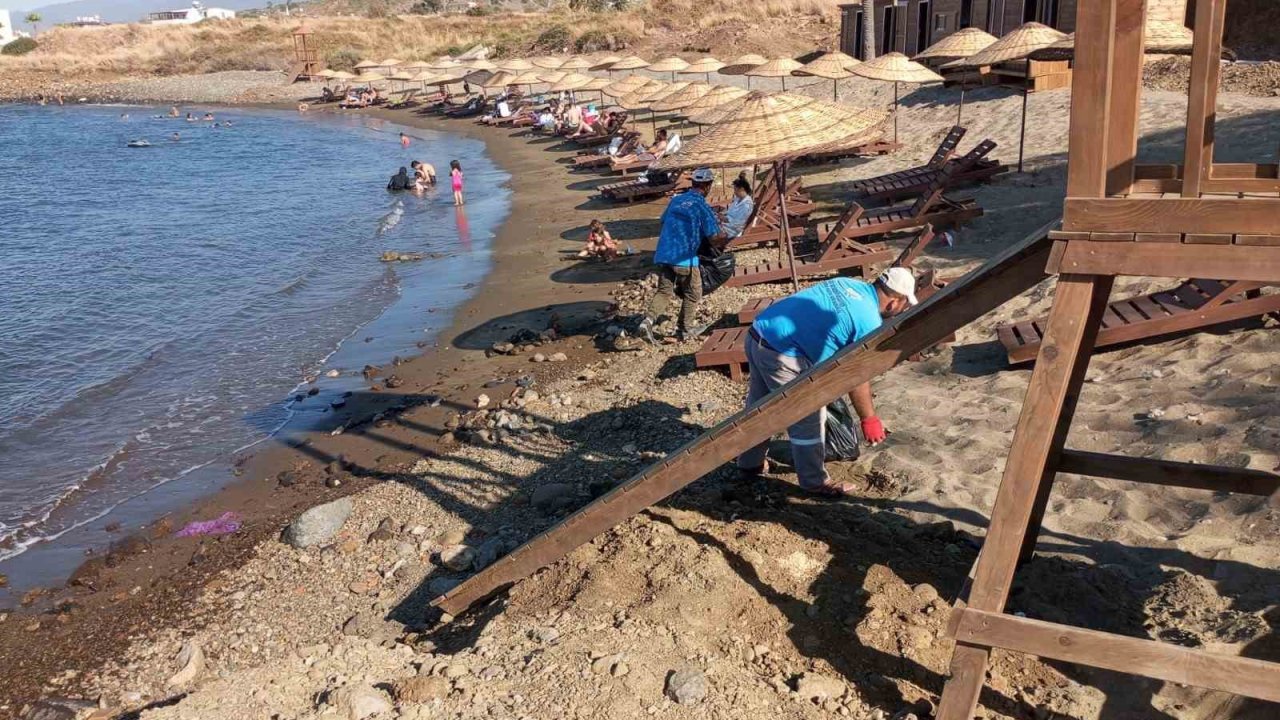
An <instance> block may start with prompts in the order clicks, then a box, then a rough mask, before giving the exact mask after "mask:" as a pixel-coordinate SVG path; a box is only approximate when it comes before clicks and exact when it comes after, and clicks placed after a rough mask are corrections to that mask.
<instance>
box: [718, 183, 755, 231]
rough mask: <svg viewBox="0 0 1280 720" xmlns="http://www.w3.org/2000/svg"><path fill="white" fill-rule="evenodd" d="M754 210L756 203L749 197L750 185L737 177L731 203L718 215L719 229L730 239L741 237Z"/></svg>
mask: <svg viewBox="0 0 1280 720" xmlns="http://www.w3.org/2000/svg"><path fill="white" fill-rule="evenodd" d="M755 208H756V202H755V200H754V199H752V197H751V183H750V182H747V179H746V178H745V177H743V176H741V175H739V176H738V177H737V178H736V179H735V180H734V181H733V201H732V202H730V203H729V207H727V208H725V209H724V212H722V213H721V214H720V227H721V228H722V229H723V230H724V234H725V235H726V236H728V237H729V238H730V239H732V238H736V237H738V236H739V235H741V234H742V231H743V230H745V229H746V227H747V220H749V219H750V218H751V213H752V211H753V210H755Z"/></svg>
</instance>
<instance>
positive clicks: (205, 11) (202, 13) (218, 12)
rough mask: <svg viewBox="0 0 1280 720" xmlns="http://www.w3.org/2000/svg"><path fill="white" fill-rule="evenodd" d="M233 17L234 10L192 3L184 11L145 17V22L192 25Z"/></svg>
mask: <svg viewBox="0 0 1280 720" xmlns="http://www.w3.org/2000/svg"><path fill="white" fill-rule="evenodd" d="M235 16H236V11H235V10H226V9H223V8H207V7H205V6H203V5H201V4H200V3H199V2H193V3H191V7H189V8H187V9H185V10H162V11H160V12H153V13H151V14H150V15H148V16H147V22H149V23H151V24H152V25H193V24H195V23H198V22H200V21H201V20H230V19H231V18H233V17H235Z"/></svg>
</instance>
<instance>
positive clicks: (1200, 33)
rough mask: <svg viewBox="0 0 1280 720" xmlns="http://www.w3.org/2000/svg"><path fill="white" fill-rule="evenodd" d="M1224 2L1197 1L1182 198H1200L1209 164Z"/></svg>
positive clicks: (1215, 0)
mask: <svg viewBox="0 0 1280 720" xmlns="http://www.w3.org/2000/svg"><path fill="white" fill-rule="evenodd" d="M1226 5H1227V3H1226V0H1197V3H1196V18H1195V27H1196V33H1195V39H1194V41H1193V44H1192V49H1191V84H1190V92H1189V95H1188V98H1187V136H1186V145H1185V148H1184V150H1183V158H1182V165H1183V168H1184V170H1183V178H1182V196H1183V197H1186V198H1195V197H1199V196H1200V192H1201V183H1202V182H1203V181H1204V180H1205V179H1206V178H1208V177H1209V166H1210V165H1212V163H1213V131H1214V128H1213V124H1214V115H1215V113H1216V112H1217V100H1218V73H1219V68H1220V67H1221V65H1222V59H1221V58H1222V31H1223V22H1224V19H1225V18H1226Z"/></svg>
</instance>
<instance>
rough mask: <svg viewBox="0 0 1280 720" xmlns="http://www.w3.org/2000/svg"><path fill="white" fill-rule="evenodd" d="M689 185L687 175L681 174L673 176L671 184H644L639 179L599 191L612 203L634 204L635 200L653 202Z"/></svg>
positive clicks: (601, 187) (609, 186)
mask: <svg viewBox="0 0 1280 720" xmlns="http://www.w3.org/2000/svg"><path fill="white" fill-rule="evenodd" d="M690 184H691V183H690V182H689V176H688V174H687V173H684V172H681V173H679V174H677V175H675V176H674V177H673V178H672V179H671V182H666V183H661V184H658V185H655V184H653V183H650V182H645V181H644V179H643V178H639V179H636V180H627V181H625V182H619V183H611V184H609V185H601V186H600V188H599V190H600V195H601V196H602V197H604V198H606V199H608V200H612V201H614V202H636V201H637V200H653V199H656V198H659V197H662V196H664V195H669V194H671V193H673V192H678V191H680V190H683V189H685V188H687V187H689V186H690Z"/></svg>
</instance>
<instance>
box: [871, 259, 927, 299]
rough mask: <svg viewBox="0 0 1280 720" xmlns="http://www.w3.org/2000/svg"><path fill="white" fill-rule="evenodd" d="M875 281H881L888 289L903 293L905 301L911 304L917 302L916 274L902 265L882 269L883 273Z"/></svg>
mask: <svg viewBox="0 0 1280 720" xmlns="http://www.w3.org/2000/svg"><path fill="white" fill-rule="evenodd" d="M876 282H879V283H883V284H884V286H885V287H887V288H889V289H890V290H892V291H894V292H896V293H898V294H899V295H903V296H905V297H906V298H907V302H909V303H911V304H912V305H916V304H918V303H919V301H918V300H916V276H915V275H912V274H911V271H910V270H908V269H906V268H903V267H892V268H889V269H888V270H885V271H884V274H883V275H881V276H880V277H878V278H876Z"/></svg>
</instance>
